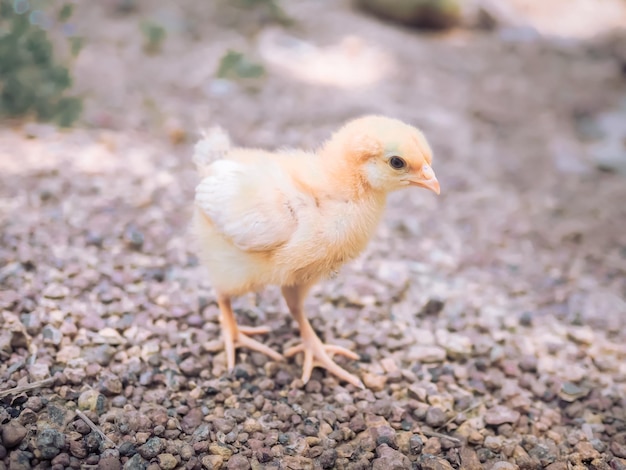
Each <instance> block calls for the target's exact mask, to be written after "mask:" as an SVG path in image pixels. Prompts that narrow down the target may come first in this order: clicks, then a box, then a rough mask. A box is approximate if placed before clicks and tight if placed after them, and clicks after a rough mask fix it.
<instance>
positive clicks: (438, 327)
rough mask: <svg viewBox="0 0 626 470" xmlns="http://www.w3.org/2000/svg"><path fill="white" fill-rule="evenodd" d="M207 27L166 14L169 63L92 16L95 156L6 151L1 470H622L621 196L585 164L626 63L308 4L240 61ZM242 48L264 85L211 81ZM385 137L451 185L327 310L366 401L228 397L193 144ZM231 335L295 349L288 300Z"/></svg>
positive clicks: (623, 185) (87, 87)
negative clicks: (368, 126) (413, 139)
mask: <svg viewBox="0 0 626 470" xmlns="http://www.w3.org/2000/svg"><path fill="white" fill-rule="evenodd" d="M107 5H108V4H107ZM190 5H191V4H187V3H186V2H181V6H179V7H172V6H170V7H163V8H162V9H157V8H156V7H155V8H154V9H153V13H154V15H153V17H154V18H157V19H160V20H161V21H164V22H166V23H167V26H168V28H169V29H170V35H169V36H168V38H167V39H166V42H165V44H164V50H163V52H162V53H161V54H159V55H156V56H146V55H145V54H144V53H143V52H142V50H141V37H140V32H139V28H138V22H139V19H138V18H139V16H140V15H144V16H150V15H149V14H148V12H147V11H152V10H150V9H144V11H143V12H140V13H134V14H132V15H127V16H121V15H119V14H113V13H112V12H111V11H110V8H111V7H110V6H105V4H103V5H101V6H98V7H93V8H91V7H90V9H84V11H81V10H80V9H79V12H78V15H77V17H78V20H77V26H78V27H79V29H82V30H84V31H85V32H86V33H88V34H87V36H88V39H89V40H88V42H87V46H86V48H85V50H84V51H83V53H82V54H81V56H80V57H79V59H78V63H77V88H78V89H79V90H83V91H89V96H88V101H87V107H86V113H85V121H84V126H83V128H82V129H76V130H73V131H71V132H58V131H56V130H54V129H51V128H48V127H46V126H36V125H28V126H25V127H21V128H17V129H16V128H9V127H8V126H5V127H3V128H0V224H1V227H2V230H1V232H0V325H1V330H0V470H2V469H5V468H9V469H11V470H22V469H29V468H53V469H63V468H77V469H78V468H98V469H109V470H112V469H119V468H122V467H123V468H126V469H146V468H148V469H151V470H156V469H174V468H186V469H200V468H206V469H217V468H227V469H250V468H253V469H256V468H270V469H271V468H275V469H279V468H284V469H307V468H338V469H367V468H374V469H408V468H416V469H424V470H435V469H449V468H460V469H469V470H473V469H482V468H486V469H494V470H495V469H499V470H506V469H518V468H519V469H540V468H549V469H551V470H566V469H576V470H582V469H626V329H625V328H624V326H625V321H626V303H625V302H624V297H625V296H626V230H624V228H625V223H624V221H625V220H626V206H625V205H624V200H625V197H626V180H625V179H624V177H623V176H620V175H616V174H611V173H604V172H600V171H597V170H596V169H595V166H594V162H593V159H592V156H591V155H592V153H591V152H590V148H591V146H592V145H593V144H594V143H597V141H598V140H600V141H601V140H602V139H604V138H606V134H607V132H608V131H607V130H606V129H603V128H602V126H601V124H600V119H599V116H601V115H603V113H604V114H606V113H613V114H615V113H617V115H618V116H622V117H623V118H624V119H626V111H624V110H623V109H620V108H619V106H618V103H619V101H620V100H621V99H623V97H624V96H625V92H626V86H625V85H626V82H625V81H624V78H623V76H622V75H621V72H620V70H621V64H620V63H619V61H618V60H617V57H620V56H619V54H618V53H617V52H616V51H618V52H619V51H620V50H621V51H623V50H624V49H623V45H624V44H626V42H625V41H624V40H623V39H622V38H620V37H606V38H599V39H594V40H585V41H577V40H574V39H568V40H564V39H559V40H557V39H551V40H548V39H542V38H541V37H538V36H535V35H529V34H528V32H527V31H526V32H524V31H517V30H515V31H508V32H507V31H503V32H492V33H489V34H487V33H481V32H476V31H457V32H454V33H451V34H446V35H420V34H416V33H414V32H411V31H409V30H404V29H397V28H395V27H394V26H392V25H386V24H381V23H378V22H377V21H376V20H375V19H373V18H370V17H367V16H364V15H361V14H359V13H356V12H354V11H352V10H351V9H350V8H349V7H348V6H347V5H345V4H343V3H340V4H336V5H334V6H332V7H331V6H328V8H325V9H324V11H321V10H320V9H319V6H318V5H317V6H316V2H313V1H308V0H307V1H302V2H298V4H297V6H294V5H292V6H290V9H289V10H288V12H289V14H290V15H292V16H293V18H294V19H295V20H296V25H297V26H296V27H294V28H295V29H291V30H290V29H287V30H285V29H281V28H278V27H276V26H271V25H270V26H268V25H265V24H264V23H263V22H261V21H260V20H259V21H257V20H255V19H247V21H246V22H245V26H246V28H244V30H245V31H244V32H243V33H241V32H237V30H234V29H232V27H231V28H228V29H224V27H220V26H218V25H217V24H215V21H216V20H215V19H214V16H213V17H212V16H211V11H208V12H204V11H201V12H198V11H193V10H192V8H191V6H190ZM207 10H211V8H207ZM213 13H215V12H213ZM203 15H204V16H203ZM94 18H98V22H95V20H94ZM212 18H213V19H212ZM166 20H167V21H166ZM96 24H97V27H96V26H94V27H92V26H93V25H96ZM346 25H348V26H349V27H347V26H346ZM88 26H89V28H88ZM236 26H237V27H238V28H239V27H241V25H239V24H237V25H236ZM242 28H243V27H242ZM347 33H349V34H351V35H352V36H351V37H348V38H346V34H347ZM292 36H297V37H299V38H303V39H305V40H306V41H310V44H315V45H317V46H319V48H320V49H319V50H318V52H317V53H315V51H314V52H310V51H311V50H312V49H306V47H305V46H303V45H302V44H300V43H297V42H295V40H294V39H293V38H292ZM290 38H291V39H290ZM227 47H234V48H240V49H241V50H245V51H247V52H248V53H250V54H252V56H254V57H257V58H258V59H259V60H262V61H263V63H264V64H265V66H266V67H267V75H266V77H265V78H263V79H262V80H261V83H257V82H254V83H241V84H233V83H229V82H223V81H216V80H213V79H212V76H213V72H214V70H215V65H216V63H217V60H218V59H219V57H220V55H221V54H222V53H223V51H224V50H225V48H227ZM620 47H622V49H620ZM303 51H304V52H303ZM307 51H309V52H307ZM307 54H308V55H307ZM624 57H626V54H624ZM299 60H302V61H305V62H306V61H308V64H309V65H310V64H311V63H314V64H316V66H315V67H309V68H308V69H304V68H303V67H300V64H301V62H298V61H299ZM131 64H132V65H131ZM311 68H313V69H315V70H317V72H316V73H313V74H307V73H305V70H309V69H311ZM355 70H356V71H358V72H359V73H350V72H351V71H352V72H354V71H355ZM320 71H321V72H320ZM365 112H380V113H384V114H387V115H392V116H396V117H399V118H401V119H405V120H407V121H410V122H412V123H415V124H417V125H420V126H421V127H422V128H423V129H424V130H425V132H426V135H427V136H428V137H429V139H430V140H431V142H432V145H433V147H434V149H435V154H436V157H435V158H436V160H435V165H434V166H435V169H436V171H437V175H438V176H439V178H440V181H441V184H442V195H441V196H440V197H439V198H437V197H435V196H432V195H429V194H426V193H424V192H422V191H413V192H408V191H405V192H403V193H402V194H400V193H398V194H396V195H394V196H393V197H392V198H391V199H390V203H389V208H388V211H387V215H386V218H385V221H384V224H382V225H381V227H380V230H379V231H378V233H377V236H376V238H375V240H373V242H372V243H371V244H370V246H369V248H368V250H367V252H366V253H365V254H364V255H363V256H362V257H361V258H360V259H359V260H357V261H356V262H354V263H352V264H350V265H348V266H346V267H345V268H344V269H343V270H342V272H341V273H340V274H339V275H338V276H337V277H336V278H335V279H332V280H329V281H327V282H325V283H322V284H320V285H319V286H318V287H316V289H315V290H314V291H313V293H312V296H311V298H310V300H309V303H308V304H309V316H310V318H311V320H312V324H313V326H314V328H315V329H316V330H317V331H318V332H319V333H320V335H321V336H322V337H323V338H324V339H325V340H327V341H332V342H335V343H337V344H341V345H344V346H347V347H350V348H352V349H353V350H355V351H356V352H358V353H359V354H360V356H361V360H360V361H358V362H351V361H342V360H341V359H339V361H340V363H341V364H342V365H343V366H345V367H346V368H347V369H348V370H350V371H352V372H354V373H356V374H358V375H359V376H360V377H361V378H362V379H363V381H364V382H365V384H366V385H367V387H368V389H367V390H356V389H354V388H353V387H351V386H344V385H342V384H339V383H338V382H337V380H335V378H334V377H331V376H328V375H326V374H325V373H324V372H323V371H320V370H316V371H315V372H314V374H313V378H312V380H311V381H310V382H309V383H308V384H306V386H305V385H303V384H302V382H301V381H300V379H299V374H300V370H301V369H300V365H299V364H298V363H297V361H288V362H286V363H275V362H271V361H268V359H267V358H266V357H264V356H262V355H259V354H256V353H254V354H247V353H246V352H245V351H241V352H240V353H239V355H238V356H239V357H238V366H237V367H236V369H235V371H234V373H233V374H232V375H228V374H226V373H225V356H224V353H223V352H222V351H221V350H220V340H219V326H218V320H217V318H218V310H217V307H216V304H215V298H214V293H213V291H212V289H211V286H210V285H209V284H208V283H207V282H206V280H205V276H204V273H203V269H202V267H201V266H199V265H198V261H197V258H196V256H195V254H194V252H193V250H192V248H191V245H190V242H189V236H188V234H187V230H186V229H187V226H188V223H189V218H190V211H191V206H190V201H191V200H192V195H193V188H194V186H195V182H196V176H195V174H194V171H193V167H192V164H191V160H190V156H191V145H192V144H193V141H194V140H195V138H196V130H197V128H198V126H203V125H207V124H212V123H219V124H222V125H223V126H224V127H226V128H227V129H228V130H229V131H230V132H231V133H232V135H233V138H234V139H235V140H237V141H238V142H239V143H241V144H245V145H256V146H263V147H269V148H272V147H278V146H284V145H297V146H304V147H307V146H313V145H315V143H316V142H318V141H319V140H320V139H322V138H324V137H326V136H327V135H328V133H329V132H330V131H331V130H333V129H334V128H336V127H337V125H339V124H340V123H341V122H343V121H344V120H345V119H347V118H349V117H352V116H355V115H358V114H361V113H365ZM620 113H622V114H620ZM611 131H612V130H611ZM236 307H237V311H238V314H239V315H238V316H239V319H240V322H241V323H242V324H250V325H255V324H269V325H270V326H271V327H272V333H271V334H270V335H267V336H266V337H265V338H264V342H265V343H266V344H268V345H269V346H271V347H273V348H275V349H277V350H281V349H283V348H285V347H288V346H290V345H292V344H294V343H295V342H296V341H297V339H298V332H297V328H296V325H295V324H294V323H293V322H292V321H291V319H290V318H289V315H288V313H287V309H286V307H285V306H284V304H283V303H282V301H281V299H280V296H279V292H278V290H277V289H269V290H267V291H266V292H264V293H262V294H261V295H258V296H250V297H247V298H242V299H240V300H239V301H238V303H237V305H236ZM29 384H32V385H31V388H29ZM90 424H91V426H90Z"/></svg>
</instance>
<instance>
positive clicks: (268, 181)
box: [195, 160, 298, 251]
mask: <svg viewBox="0 0 626 470" xmlns="http://www.w3.org/2000/svg"><path fill="white" fill-rule="evenodd" d="M207 173H208V176H206V177H205V178H204V179H203V180H202V181H201V182H200V184H199V185H198V186H197V187H196V198H195V202H196V204H197V205H198V207H200V209H202V211H203V212H204V214H205V215H206V216H207V217H208V218H209V219H210V220H211V222H212V223H213V225H214V226H215V228H216V229H217V230H218V231H219V232H220V233H221V234H222V235H224V236H226V237H227V238H229V239H230V240H231V241H232V242H233V244H234V245H235V246H237V247H238V248H239V249H241V250H243V251H266V250H271V249H273V248H276V247H278V246H280V245H282V244H284V243H286V242H287V241H288V240H289V239H290V238H291V236H292V234H293V233H294V231H295V230H296V228H297V225H298V220H297V217H296V212H295V210H294V205H295V204H296V202H297V199H298V194H297V191H296V189H295V188H293V186H291V185H290V184H289V183H288V179H287V178H286V175H284V174H283V173H282V172H281V171H280V170H279V169H277V168H274V167H272V166H271V165H268V166H263V167H260V165H249V164H243V163H239V162H235V161H231V160H218V161H216V162H214V163H213V164H211V165H210V166H209V167H208V172H207Z"/></svg>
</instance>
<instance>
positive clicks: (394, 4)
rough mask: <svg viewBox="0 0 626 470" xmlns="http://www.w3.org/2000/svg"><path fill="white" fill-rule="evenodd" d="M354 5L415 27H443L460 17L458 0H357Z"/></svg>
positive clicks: (452, 24) (451, 24)
mask: <svg viewBox="0 0 626 470" xmlns="http://www.w3.org/2000/svg"><path fill="white" fill-rule="evenodd" d="M356 5H357V6H358V7H359V8H361V9H363V10H365V11H368V12H369V13H372V14H374V15H376V16H378V17H380V18H383V19H386V20H390V21H393V22H395V23H400V24H403V25H406V26H413V27H416V28H425V29H445V28H450V27H452V26H456V25H458V24H460V23H461V19H462V9H461V2H460V1H458V0H357V1H356Z"/></svg>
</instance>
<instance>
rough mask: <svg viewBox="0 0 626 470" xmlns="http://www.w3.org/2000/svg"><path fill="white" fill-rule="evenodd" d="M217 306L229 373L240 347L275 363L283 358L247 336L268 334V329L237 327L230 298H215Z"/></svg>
mask: <svg viewBox="0 0 626 470" xmlns="http://www.w3.org/2000/svg"><path fill="white" fill-rule="evenodd" d="M217 305H218V306H219V308H220V323H221V325H222V337H223V338H224V349H225V350H226V364H227V366H228V370H229V371H232V370H233V369H234V367H235V349H236V348H240V347H243V348H247V349H252V350H254V351H258V352H260V353H263V354H265V355H266V356H269V357H271V358H272V359H274V360H275V361H280V360H282V358H283V357H282V356H281V355H280V354H278V353H277V352H276V351H274V350H273V349H271V348H269V347H267V346H265V345H264V344H262V343H259V342H258V341H256V340H254V339H252V338H250V337H249V336H247V335H254V334H264V333H268V332H269V328H266V327H249V328H246V327H240V326H238V325H237V320H235V314H234V312H233V309H232V306H231V303H230V297H227V296H219V297H218V298H217Z"/></svg>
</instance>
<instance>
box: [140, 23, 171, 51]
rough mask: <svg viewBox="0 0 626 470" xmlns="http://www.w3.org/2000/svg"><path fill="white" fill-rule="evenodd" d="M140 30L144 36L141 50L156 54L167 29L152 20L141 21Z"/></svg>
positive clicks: (161, 45)
mask: <svg viewBox="0 0 626 470" xmlns="http://www.w3.org/2000/svg"><path fill="white" fill-rule="evenodd" d="M141 32H142V33H143V36H144V40H145V42H144V45H143V50H144V51H146V53H147V54H158V53H159V52H161V48H162V47H163V41H165V37H166V36H167V31H166V30H165V28H164V27H163V26H161V25H160V24H157V23H154V22H152V21H143V22H142V23H141Z"/></svg>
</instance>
